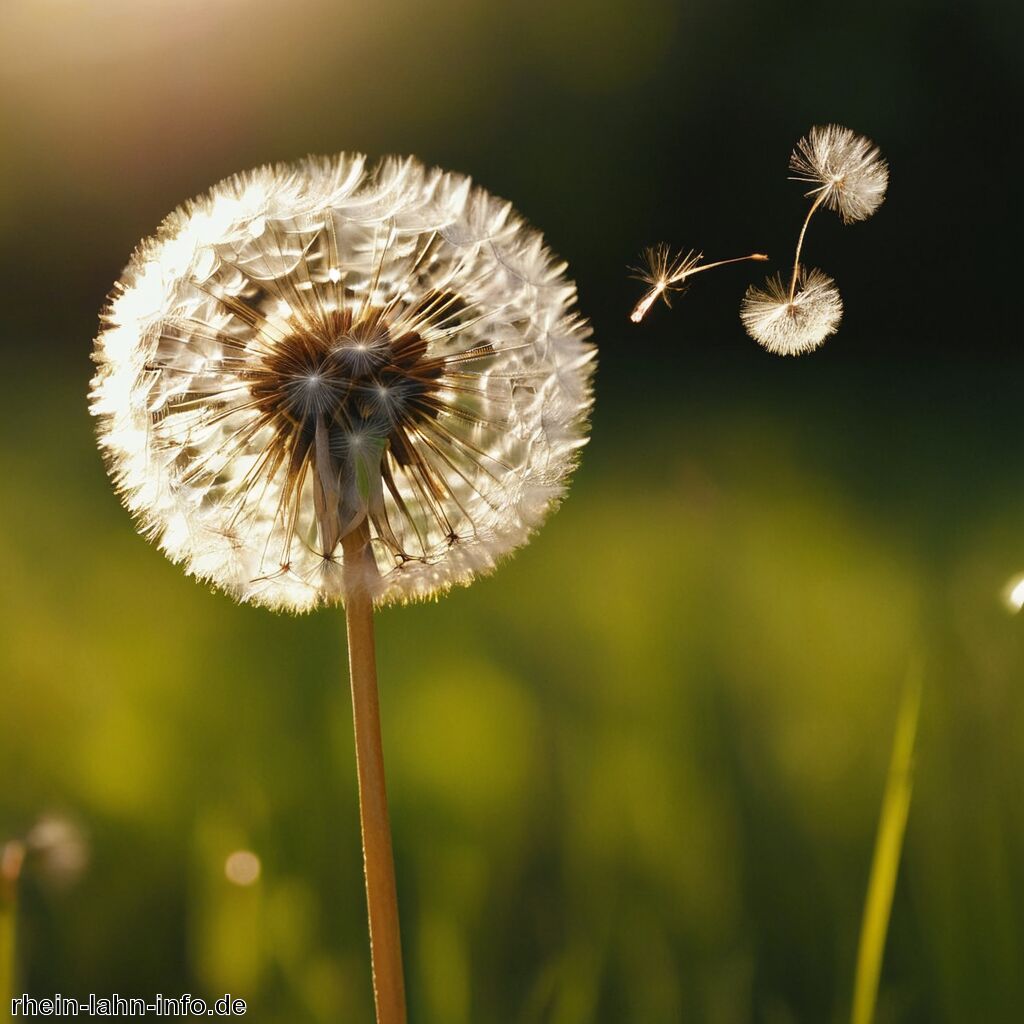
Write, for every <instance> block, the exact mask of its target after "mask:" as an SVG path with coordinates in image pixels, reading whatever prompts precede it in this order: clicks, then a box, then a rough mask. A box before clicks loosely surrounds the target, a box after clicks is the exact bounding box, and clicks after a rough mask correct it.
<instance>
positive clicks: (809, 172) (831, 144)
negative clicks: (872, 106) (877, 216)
mask: <svg viewBox="0 0 1024 1024" xmlns="http://www.w3.org/2000/svg"><path fill="white" fill-rule="evenodd" d="M789 168H790V170H791V171H793V174H794V177H795V180H796V181H802V182H805V183H806V184H808V185H811V186H812V187H811V190H810V191H809V192H808V193H807V194H808V196H820V197H821V203H822V205H823V206H827V207H828V208H829V209H830V210H834V211H835V212H836V213H838V214H839V216H840V217H842V218H843V222H844V223H846V224H851V223H853V222H854V221H858V220H866V219H867V218H868V217H870V216H871V215H872V214H873V213H874V212H875V210H877V209H878V207H879V206H881V205H882V201H883V200H884V199H885V192H886V189H887V188H888V186H889V167H888V165H887V164H886V162H885V160H884V159H883V158H882V154H881V153H880V152H879V150H878V147H877V146H876V145H875V144H874V143H873V142H872V141H871V140H870V139H868V138H865V137H864V136H863V135H858V134H857V133H856V132H854V131H852V130H851V129H849V128H844V127H842V126H841V125H836V124H829V125H824V126H816V127H814V128H812V129H811V130H810V131H809V132H808V133H807V135H805V136H804V137H803V138H802V139H801V140H800V141H799V142H798V143H797V144H796V148H795V149H794V150H793V153H792V155H791V156H790V158H789Z"/></svg>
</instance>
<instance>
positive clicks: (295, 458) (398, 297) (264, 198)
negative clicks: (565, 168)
mask: <svg viewBox="0 0 1024 1024" xmlns="http://www.w3.org/2000/svg"><path fill="white" fill-rule="evenodd" d="M564 271H565V264H564V263H562V262H560V261H558V260H557V259H556V258H555V257H554V256H553V255H552V254H551V252H550V251H549V250H548V249H547V248H546V246H545V245H544V241H543V238H542V236H541V235H540V234H539V233H538V232H537V231H535V230H533V229H532V228H530V227H529V226H528V225H527V224H525V223H524V222H523V220H522V219H521V218H520V217H519V216H518V215H517V214H516V213H515V211H514V210H513V209H512V207H511V205H510V204H508V203H506V202H503V201H502V200H499V199H497V198H495V197H494V196H492V195H490V194H489V193H488V192H486V191H484V190H483V189H481V188H479V187H476V186H473V185H472V183H471V181H470V180H469V179H468V178H466V177H463V176H461V175H456V174H450V173H445V172H442V171H439V170H428V169H427V168H425V167H424V166H423V165H421V164H420V163H419V162H418V161H416V160H415V159H412V158H409V159H401V160H400V159H388V160H384V161H382V162H381V163H380V164H378V165H376V166H373V167H367V166H366V163H365V160H364V158H363V157H361V156H349V155H340V156H337V157H334V158H329V159H327V158H308V159H306V160H303V161H300V162H298V163H295V164H290V165H279V166H276V167H263V168H260V169H258V170H255V171H251V172H249V173H246V174H240V175H237V176H235V177H232V178H229V179H227V180H225V181H223V182H221V183H220V184H219V185H216V186H215V187H214V188H213V189H212V190H211V191H210V192H209V193H208V194H206V195H205V196H202V197H200V198H198V199H196V200H194V201H192V202H189V203H186V204H185V205H184V206H182V207H180V208H179V209H177V210H176V211H175V212H174V213H172V214H171V215H170V216H169V217H168V218H167V219H166V220H165V221H164V223H163V224H162V225H161V226H160V228H159V230H158V231H157V233H156V235H154V236H153V237H152V238H149V239H146V240H145V241H144V242H142V244H141V245H140V246H139V248H138V249H137V250H136V252H135V253H134V255H133V256H132V259H131V262H130V263H129V265H128V268H127V269H126V270H125V272H124V275H123V276H122V278H121V280H120V281H119V282H118V284H117V286H116V287H115V289H114V292H113V293H112V296H111V300H110V304H109V306H108V307H107V309H106V310H105V311H104V314H103V326H102V330H101V332H100V334H99V337H98V338H97V339H96V349H95V353H94V359H95V360H96V362H97V363H98V367H99V368H98V370H97V373H96V375H95V377H94V379H93V385H92V395H91V398H92V406H91V408H92V412H93V413H94V414H95V415H96V416H97V417H98V418H99V435H100V445H101V447H102V449H103V451H104V453H105V455H106V458H107V463H108V467H109V470H110V473H111V475H112V476H113V478H114V481H115V483H116V485H117V487H118V489H119V491H120V493H121V496H122V499H123V500H124V503H125V505H126V506H127V507H128V508H129V509H130V510H131V511H132V512H133V513H134V514H135V515H136V517H137V518H138V521H139V524H140V528H141V530H142V532H143V533H145V534H146V535H148V536H150V537H152V538H153V539H155V540H157V541H158V542H159V544H160V547H161V548H162V550H163V551H164V552H165V553H166V554H167V555H168V556H169V557H170V558H171V559H172V560H174V561H175V562H181V563H183V564H184V565H185V567H186V569H187V571H189V572H190V573H192V574H194V575H196V576H198V577H200V578H202V579H204V580H208V581H210V582H212V583H213V584H215V585H216V586H218V587H220V588H222V589H224V590H226V591H227V592H229V593H230V594H232V595H234V596H235V597H237V598H238V599H240V600H243V601H251V602H253V603H257V604H263V605H267V606H271V607H275V608H285V609H291V610H305V609H309V608H313V607H315V606H317V605H319V604H326V603H338V602H342V601H344V598H345V589H346V586H347V585H350V583H346V580H347V579H349V580H351V576H350V575H349V574H346V573H344V572H342V566H341V562H342V544H341V542H342V539H343V538H345V537H347V536H349V535H350V534H352V533H353V532H354V531H359V532H360V534H361V535H362V536H363V537H366V536H367V535H368V538H369V543H370V550H371V551H372V554H373V560H372V561H373V563H375V571H373V572H372V573H371V574H370V575H372V579H363V580H361V581H360V585H366V586H369V587H370V589H371V592H372V594H373V597H374V599H375V601H377V602H378V603H385V602H389V601H396V600H399V601H400V600H410V599H415V598H421V597H427V596H430V595H433V594H436V593H437V592H439V591H441V590H443V589H445V588H447V587H449V586H451V585H452V584H455V583H468V582H469V581H470V580H471V579H472V578H473V577H474V576H475V575H477V574H479V573H481V572H487V571H489V570H490V569H491V568H493V566H494V565H495V562H496V560H497V559H498V558H500V557H501V556H502V555H504V554H506V553H508V552H510V551H512V550H513V549H514V548H516V547H518V546H519V545H521V544H523V543H524V542H525V541H526V540H527V539H528V537H529V536H530V534H531V532H532V531H533V530H535V529H536V528H537V527H538V526H539V525H540V523H541V522H542V521H543V519H544V517H545V516H546V514H547V513H548V511H549V510H550V509H551V508H552V507H553V506H554V505H555V504H556V503H557V502H558V501H559V499H560V498H561V497H562V496H563V494H564V492H565V488H566V485H567V482H568V477H569V475H570V473H571V471H572V469H573V468H574V466H575V464H576V460H577V456H578V452H579V449H580V447H581V446H582V445H583V444H584V443H585V440H586V436H587V431H588V423H587V418H588V413H589V409H590V404H591V376H592V372H593V356H594V348H593V346H592V345H591V344H590V343H589V342H588V338H589V337H590V333H591V331H590V327H589V325H588V323H587V322H586V321H585V320H584V319H583V318H582V317H581V316H580V315H579V313H578V312H577V311H576V308H575V303H576V289H575V286H574V285H573V283H572V282H571V281H570V280H569V279H568V278H567V277H566V276H565V273H564Z"/></svg>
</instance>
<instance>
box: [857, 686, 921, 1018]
mask: <svg viewBox="0 0 1024 1024" xmlns="http://www.w3.org/2000/svg"><path fill="white" fill-rule="evenodd" d="M920 708H921V670H920V668H918V667H914V668H912V669H911V672H910V675H909V677H908V679H907V685H906V689H905V690H904V693H903V699H902V703H901V705H900V711H899V717H898V719H897V722H896V735H895V737H894V739H893V745H892V757H891V759H890V762H889V776H888V779H887V780H886V784H885V796H884V797H883V800H882V811H881V814H880V816H879V821H878V836H877V838H876V840H875V853H874V858H873V861H872V864H871V876H870V878H869V880H868V892H867V898H866V900H865V903H864V919H863V922H862V924H861V931H860V945H859V948H858V951H857V973H856V976H855V978H854V985H853V1012H852V1015H851V1024H871V1022H872V1021H873V1020H874V1016H875V1004H876V1002H877V1000H878V982H879V978H880V977H881V973H882V957H883V955H884V953H885V939H886V934H887V932H888V930H889V918H890V916H891V915H892V900H893V894H894V892H895V890H896V877H897V875H898V873H899V865H900V853H901V851H902V849H903V837H904V835H905V833H906V826H907V815H908V813H909V812H910V798H911V793H912V790H913V771H914V741H915V738H916V735H917V721H918V715H919V712H920Z"/></svg>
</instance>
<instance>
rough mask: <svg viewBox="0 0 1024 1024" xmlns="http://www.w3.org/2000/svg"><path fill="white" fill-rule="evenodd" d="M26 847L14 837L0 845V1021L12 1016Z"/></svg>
mask: <svg viewBox="0 0 1024 1024" xmlns="http://www.w3.org/2000/svg"><path fill="white" fill-rule="evenodd" d="M24 858H25V847H24V846H23V845H22V844H21V843H20V842H18V841H17V840H12V841H11V842H9V843H7V844H6V845H4V846H0V1020H10V1019H11V1001H12V1000H13V999H14V978H15V970H16V965H15V958H16V955H17V941H16V940H17V926H18V878H19V877H20V875H21V864H22V861H23V860H24Z"/></svg>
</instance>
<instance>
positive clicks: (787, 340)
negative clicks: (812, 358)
mask: <svg viewBox="0 0 1024 1024" xmlns="http://www.w3.org/2000/svg"><path fill="white" fill-rule="evenodd" d="M842 316H843V300H842V299H841V298H840V297H839V290H838V289H837V288H836V286H835V282H834V281H833V280H832V278H830V277H829V276H828V275H827V274H823V273H822V272H821V271H820V270H812V271H810V272H807V271H806V270H804V269H803V268H801V270H800V274H799V275H798V278H797V287H796V289H795V291H794V292H793V293H792V295H791V294H790V291H789V285H788V284H784V283H783V281H782V278H781V277H780V276H779V275H778V274H774V275H773V276H772V277H769V278H768V279H767V280H766V281H765V283H764V286H763V287H761V288H758V287H756V286H754V285H751V286H750V287H749V288H748V289H747V293H746V295H744V296H743V303H742V305H741V306H740V319H742V321H743V326H744V327H745V328H746V329H747V332H748V333H749V334H750V335H751V337H753V338H756V339H757V340H758V341H759V342H760V343H761V344H762V345H763V346H764V347H765V348H766V349H767V350H768V351H769V352H772V353H774V354H775V355H780V356H795V355H800V354H801V353H803V352H810V351H812V350H813V349H815V348H817V347H818V346H819V345H820V344H821V343H822V342H823V341H824V340H825V339H826V338H827V337H828V336H829V335H830V334H834V333H835V330H836V328H837V327H838V326H839V321H840V320H841V319H842Z"/></svg>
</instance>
